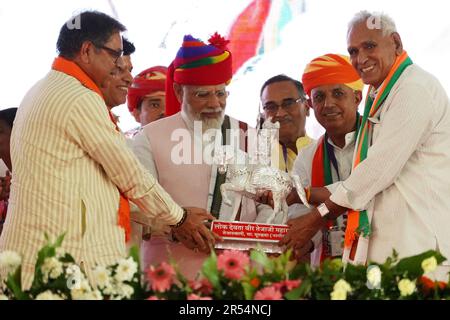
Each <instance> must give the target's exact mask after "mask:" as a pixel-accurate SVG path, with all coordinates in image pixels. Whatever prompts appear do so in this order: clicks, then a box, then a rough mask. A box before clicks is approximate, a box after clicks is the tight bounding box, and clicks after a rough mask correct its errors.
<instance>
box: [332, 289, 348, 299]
mask: <svg viewBox="0 0 450 320" xmlns="http://www.w3.org/2000/svg"><path fill="white" fill-rule="evenodd" d="M330 297H331V300H347V291H345V290H343V289H342V288H341V289H337V290H336V289H334V290H333V292H332V293H331V295H330Z"/></svg>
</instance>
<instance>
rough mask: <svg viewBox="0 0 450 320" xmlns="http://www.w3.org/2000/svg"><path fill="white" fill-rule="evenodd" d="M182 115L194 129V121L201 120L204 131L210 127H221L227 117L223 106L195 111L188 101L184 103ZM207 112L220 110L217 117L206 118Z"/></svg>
mask: <svg viewBox="0 0 450 320" xmlns="http://www.w3.org/2000/svg"><path fill="white" fill-rule="evenodd" d="M181 112H182V115H183V118H184V119H185V121H186V122H187V123H186V124H187V125H188V127H189V128H190V129H191V130H193V129H194V121H201V123H202V133H205V132H206V131H207V130H209V129H220V127H221V126H222V123H223V119H224V117H225V110H224V109H222V108H206V109H204V110H202V111H201V112H194V110H193V109H192V107H191V106H190V105H189V104H188V103H184V104H183V106H182V111H181ZM206 112H220V115H219V116H218V117H217V118H212V119H211V118H204V117H203V113H206Z"/></svg>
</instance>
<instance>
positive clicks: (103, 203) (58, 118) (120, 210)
mask: <svg viewBox="0 0 450 320" xmlns="http://www.w3.org/2000/svg"><path fill="white" fill-rule="evenodd" d="M124 30H125V27H124V26H123V25H122V24H120V23H119V22H118V21H116V20H115V19H113V18H111V17H109V16H108V15H106V14H103V13H100V12H96V11H86V12H83V13H81V14H79V15H78V16H76V17H74V19H72V20H70V21H68V22H67V23H65V24H64V25H63V26H62V27H61V31H60V34H59V38H58V42H57V48H58V51H59V57H58V58H56V59H55V61H54V63H53V65H52V70H51V71H50V72H49V73H48V74H47V75H46V76H45V77H44V78H43V79H42V80H40V81H39V82H37V83H36V84H35V85H34V86H33V87H32V88H31V89H30V91H29V92H28V93H27V95H26V96H25V97H24V99H23V101H22V103H21V105H20V107H19V109H18V112H17V115H16V119H15V122H14V127H13V131H12V135H11V158H12V164H13V167H14V179H13V180H12V185H11V194H10V199H9V207H8V214H7V217H6V222H5V225H4V229H3V232H2V235H1V237H0V251H4V250H12V251H16V252H18V253H19V254H21V256H22V287H23V288H24V289H29V288H30V286H31V284H32V280H33V276H34V266H35V262H36V259H37V253H38V251H39V249H41V248H42V247H43V246H44V245H45V243H46V240H45V234H48V235H49V237H50V238H51V239H56V237H58V236H60V235H62V234H65V238H64V241H63V244H62V248H63V249H64V250H66V251H67V252H69V253H71V254H72V255H73V257H74V258H75V260H76V262H77V263H79V264H80V266H81V267H82V268H84V270H85V271H86V273H87V276H88V278H89V279H90V280H91V282H93V284H95V279H94V277H93V275H92V268H93V267H94V266H95V265H103V266H105V265H109V264H113V263H116V262H117V260H118V259H120V258H123V257H125V256H126V252H125V241H126V239H128V238H129V233H130V213H129V203H128V199H130V200H131V201H133V202H134V203H135V204H136V205H137V206H138V207H139V208H140V209H141V213H142V216H141V217H140V218H141V221H142V222H146V221H148V220H150V218H153V217H157V218H158V219H159V220H160V221H161V222H162V223H164V224H167V225H172V226H173V228H174V229H176V230H177V231H178V232H179V233H181V234H183V233H184V236H185V237H187V238H188V239H189V240H190V241H192V242H194V243H195V242H197V244H198V246H205V243H204V242H213V241H214V238H213V236H212V235H211V232H210V231H209V230H208V229H206V228H205V227H204V226H203V225H202V224H201V222H202V221H203V220H205V219H210V218H212V216H210V215H209V214H207V213H206V212H205V210H202V209H195V208H186V209H183V208H181V207H180V206H178V205H177V204H176V203H175V202H174V201H173V200H172V198H171V197H170V196H169V195H168V194H167V193H166V192H165V191H164V189H162V187H161V186H160V185H159V184H158V183H157V182H156V180H155V179H154V178H153V177H152V176H151V175H150V174H149V173H148V172H147V171H146V170H145V169H144V168H143V167H142V165H141V164H140V163H139V161H138V160H137V159H136V157H135V156H134V154H133V153H132V152H131V151H130V150H129V149H128V147H127V145H126V142H125V138H124V137H123V135H122V134H121V133H120V132H119V130H118V128H117V127H116V125H115V123H114V122H113V121H112V117H111V114H110V113H109V110H108V108H107V106H106V105H105V102H104V100H103V95H102V93H101V91H100V89H99V86H100V85H101V84H102V83H105V81H108V77H110V75H111V73H115V72H117V68H119V67H124V63H123V61H122V59H121V55H122V38H121V35H120V32H122V31H124ZM0 271H1V272H2V276H3V277H4V276H5V274H4V273H5V272H7V270H0Z"/></svg>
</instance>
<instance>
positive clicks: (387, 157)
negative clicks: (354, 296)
mask: <svg viewBox="0 0 450 320" xmlns="http://www.w3.org/2000/svg"><path fill="white" fill-rule="evenodd" d="M373 21H376V25H377V26H376V27H375V26H374V24H373ZM347 51H348V53H349V55H350V60H351V62H352V66H353V67H354V69H355V70H356V71H357V72H358V74H359V75H360V77H361V79H362V80H363V82H364V83H365V84H368V85H370V87H369V90H368V94H367V96H366V101H365V106H364V113H363V117H362V120H361V124H360V127H359V129H358V136H357V138H356V144H355V153H354V156H353V162H352V171H351V174H350V175H349V176H348V178H347V179H345V180H344V181H341V182H338V183H337V187H336V189H335V190H333V191H332V194H331V196H329V197H328V198H326V199H325V201H324V202H323V203H321V204H320V205H319V206H317V208H315V209H313V210H311V211H310V212H309V213H307V214H305V215H303V216H301V217H299V218H297V219H296V220H295V221H294V222H293V223H292V225H293V230H292V231H291V232H290V233H289V234H288V235H287V236H286V237H285V238H284V239H283V240H282V241H281V243H280V244H281V245H283V244H287V246H288V247H295V246H304V245H306V243H307V242H308V241H309V240H310V239H311V238H312V237H313V236H314V234H315V233H316V232H317V231H318V230H320V228H323V227H325V225H326V221H327V220H330V219H331V220H334V219H336V218H337V217H339V216H340V215H342V214H343V213H344V212H347V214H348V217H347V227H346V231H345V240H344V252H343V255H342V258H343V261H344V262H348V263H352V264H366V263H367V262H369V261H372V262H376V263H384V262H385V261H386V259H388V258H389V257H390V256H391V255H392V252H393V250H395V251H396V252H397V254H398V257H399V258H404V257H408V256H414V255H419V254H422V253H424V252H428V251H429V250H435V251H437V252H439V253H440V254H441V255H442V256H444V257H446V258H447V259H449V257H450V233H449V232H448V230H449V226H450V214H449V208H450V197H449V196H448V195H449V194H450V100H449V98H448V95H447V93H446V92H445V90H444V88H443V87H442V85H441V84H440V83H439V81H438V80H437V79H436V78H435V77H434V76H432V75H431V74H429V73H428V72H426V71H424V70H423V69H422V68H420V67H419V66H417V65H416V64H414V63H413V62H412V60H411V58H410V57H409V56H408V54H407V53H406V51H405V50H403V44H402V40H401V37H400V35H399V34H398V32H397V31H396V27H395V23H394V21H393V20H392V19H391V18H390V17H389V16H387V15H386V14H382V13H381V14H380V13H371V12H367V11H361V12H359V13H357V14H356V15H355V16H354V18H353V19H352V20H351V22H350V23H349V28H348V32H347ZM354 80H356V79H348V80H346V81H354ZM311 95H312V99H313V100H314V99H315V98H316V97H315V93H314V89H312V91H311ZM318 98H320V96H318ZM449 271H450V260H447V261H444V262H443V263H442V265H440V266H438V268H436V269H435V270H434V271H433V273H432V274H428V275H429V276H433V277H434V278H436V279H437V280H441V281H443V280H445V281H448V274H449ZM428 275H427V276H428Z"/></svg>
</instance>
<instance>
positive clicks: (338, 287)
mask: <svg viewBox="0 0 450 320" xmlns="http://www.w3.org/2000/svg"><path fill="white" fill-rule="evenodd" d="M333 291H344V292H345V293H346V294H347V293H349V292H351V291H352V287H351V286H350V284H349V283H348V282H347V281H345V280H344V279H340V280H339V281H338V282H336V283H335V284H334V286H333Z"/></svg>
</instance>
